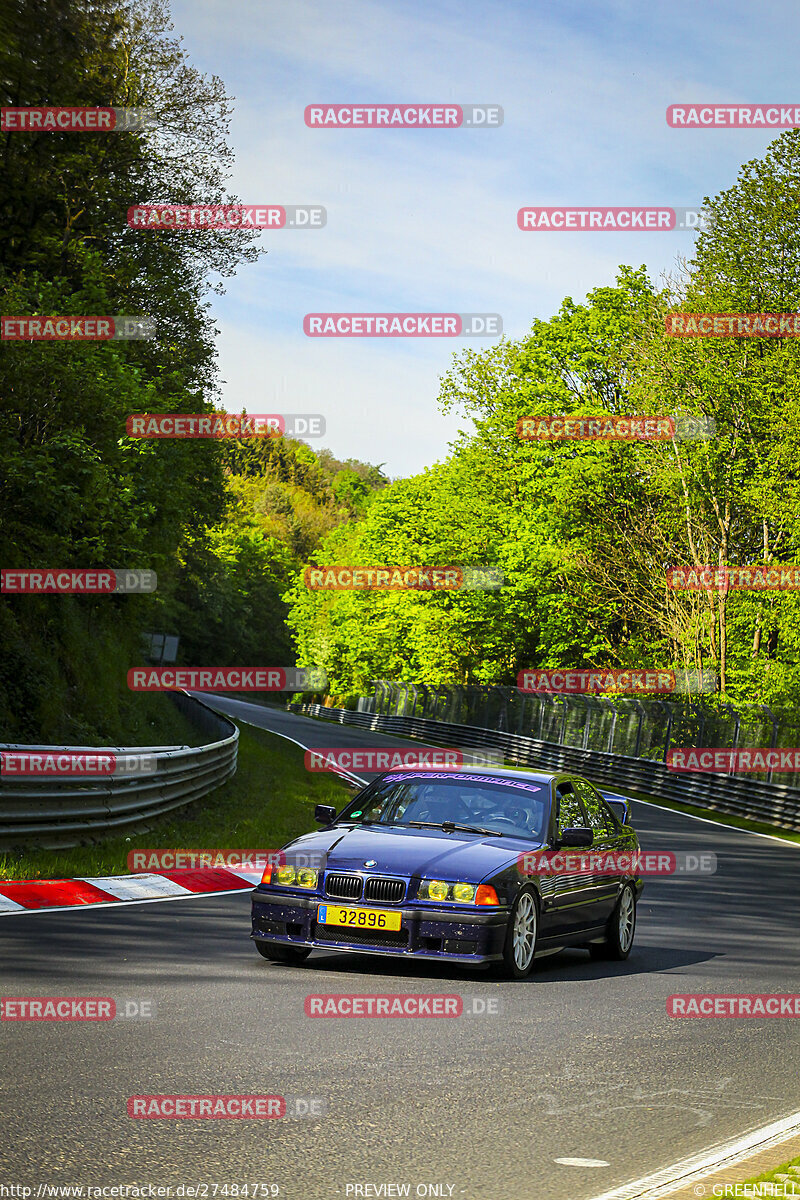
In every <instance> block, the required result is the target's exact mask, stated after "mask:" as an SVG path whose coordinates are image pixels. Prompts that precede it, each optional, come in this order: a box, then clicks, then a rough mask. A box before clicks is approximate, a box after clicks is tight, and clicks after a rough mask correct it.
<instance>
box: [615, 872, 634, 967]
mask: <svg viewBox="0 0 800 1200" xmlns="http://www.w3.org/2000/svg"><path fill="white" fill-rule="evenodd" d="M635 922H636V910H635V908H634V903H633V892H632V891H631V889H630V888H629V887H626V888H623V889H622V895H621V896H620V898H619V911H618V913H617V935H618V937H619V948H620V950H621V951H622V953H623V954H627V952H628V951H629V950H630V948H631V942H632V941H633V927H634V924H635Z"/></svg>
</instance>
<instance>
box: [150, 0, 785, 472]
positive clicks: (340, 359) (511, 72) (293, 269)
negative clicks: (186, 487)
mask: <svg viewBox="0 0 800 1200" xmlns="http://www.w3.org/2000/svg"><path fill="white" fill-rule="evenodd" d="M172 12H173V21H174V25H175V32H176V34H179V35H181V36H182V37H183V40H184V45H185V47H186V50H187V51H188V53H189V56H190V58H191V60H192V62H193V63H194V64H195V65H196V66H197V67H198V68H200V69H201V70H203V71H205V72H208V73H214V74H217V75H219V76H221V78H222V79H223V80H224V81H225V84H226V87H227V90H228V92H229V94H231V95H232V96H234V97H235V105H234V108H235V111H234V117H233V121H232V125H231V141H232V144H233V147H234V149H235V152H236V167H235V172H234V175H233V178H232V180H231V182H230V188H231V190H232V191H233V192H235V193H236V194H237V195H238V196H239V197H240V198H241V200H242V202H243V203H254V204H256V203H257V204H261V203H270V204H302V203H309V204H322V205H324V206H325V208H326V209H327V214H328V223H327V226H326V227H325V228H324V229H322V230H313V231H302V232H301V231H295V230H279V231H274V232H269V233H264V234H262V235H261V239H262V244H263V246H264V247H265V248H266V249H267V250H268V251H269V253H268V254H267V255H265V256H263V257H262V258H261V259H260V261H259V262H258V263H257V264H253V265H246V266H243V267H242V268H241V269H240V271H239V273H238V275H237V276H236V277H235V278H234V279H232V280H229V281H228V284H227V291H226V294H225V296H223V297H220V298H217V299H215V300H214V315H215V318H216V322H217V325H218V326H219V329H220V334H219V338H218V349H219V361H220V369H221V376H222V379H223V380H224V381H225V382H224V385H223V397H224V402H225V406H226V408H228V409H229V410H232V411H236V410H237V409H241V408H242V407H245V408H246V409H247V410H248V411H250V412H301V411H302V412H317V413H322V414H324V416H325V418H326V422H327V434H326V436H325V437H324V438H323V439H321V440H319V441H314V442H313V443H311V444H312V445H314V446H315V447H318V446H322V445H325V446H328V447H330V449H331V450H332V451H333V452H334V454H336V455H337V456H338V457H340V458H347V457H351V456H352V457H356V458H362V459H366V460H368V461H370V462H382V463H385V464H386V466H385V470H386V471H387V473H388V474H390V475H391V476H393V477H394V476H398V475H407V474H411V473H413V472H415V471H419V470H422V469H423V468H424V467H425V466H427V465H429V464H431V463H433V462H436V461H437V460H441V459H442V458H444V457H445V455H446V453H447V445H448V442H449V441H450V440H451V439H452V438H453V436H454V435H455V433H456V431H457V429H458V428H459V426H460V425H462V424H463V423H464V421H463V418H458V417H457V416H452V415H451V416H448V417H444V416H442V415H441V414H440V412H439V409H438V404H437V396H438V392H439V378H440V376H441V375H442V374H443V373H444V372H445V371H446V370H447V368H448V365H449V363H450V361H451V358H452V355H453V353H454V351H458V350H459V349H461V348H463V347H464V346H466V345H469V346H471V347H473V348H476V349H479V348H481V347H482V346H485V345H486V344H487V343H486V341H485V340H484V339H477V338H469V339H463V340H456V339H411V338H403V339H400V338H381V339H378V338H376V339H367V338H347V339H322V338H320V339H311V338H307V337H306V336H305V335H304V333H303V331H302V321H303V316H304V315H305V314H306V313H308V312H327V311H334V312H335V311H343V312H347V311H358V312H498V313H501V314H502V316H503V321H504V327H505V332H506V334H507V335H508V336H510V337H512V338H516V337H520V336H523V335H524V334H525V333H526V332H527V330H528V329H529V328H530V325H531V322H532V320H533V319H534V318H536V317H540V318H547V317H549V316H550V315H552V313H554V312H555V311H556V310H557V308H558V307H559V305H560V303H561V301H562V299H563V298H564V297H565V296H572V297H573V299H575V300H580V299H582V298H583V297H584V296H585V294H586V292H587V291H589V290H590V289H592V288H594V287H599V286H603V285H606V284H609V283H611V282H613V280H614V277H615V274H616V271H617V267H618V265H619V264H620V263H623V262H624V263H629V264H631V265H634V266H638V265H639V264H640V263H645V264H646V265H647V267H648V269H649V270H650V272H651V274H652V276H653V277H654V278H655V279H656V280H658V278H659V277H660V276H661V275H662V274H663V273H664V272H669V271H670V270H672V269H673V267H674V264H675V260H676V258H677V257H678V256H680V255H688V254H690V253H691V248H692V242H693V239H692V236H691V235H690V234H688V233H681V232H662V233H650V232H595V233H582V232H579V231H575V232H560V233H559V232H550V233H548V232H528V233H523V232H520V231H519V230H518V229H517V225H516V213H517V210H518V209H519V208H520V207H522V206H525V205H562V204H563V205H576V206H579V205H627V204H648V205H668V206H682V205H689V206H691V205H698V206H699V205H700V204H701V202H702V198H703V196H704V195H713V194H715V193H716V192H717V191H719V190H721V189H723V188H725V187H728V186H729V185H730V184H731V183H732V182H733V180H734V179H735V177H736V174H737V172H738V169H739V166H740V165H741V163H743V162H745V161H746V160H748V159H751V158H755V157H758V156H761V155H762V154H763V153H764V151H765V149H766V147H767V146H768V144H769V142H770V140H771V138H772V137H773V136H775V135H773V134H770V133H767V132H760V131H752V132H751V131H748V130H735V129H716V130H714V129H709V130H686V131H682V130H679V129H670V128H669V127H668V126H667V124H666V119H665V110H666V108H667V106H668V105H669V104H673V103H680V102H683V101H686V102H694V101H697V102H699V101H711V102H713V101H717V102H721V103H732V102H736V101H741V102H747V103H767V102H769V103H773V102H774V103H784V104H789V103H792V104H794V103H796V102H798V101H800V86H798V82H797V80H798V70H797V51H796V48H797V44H798V34H800V6H795V5H793V4H791V3H790V2H786V3H784V2H783V0H780V2H773V3H766V4H762V5H759V6H755V5H753V4H752V3H743V2H741V0H734V2H725V3H722V2H718V0H705V2H701V3H697V2H696V0H695V2H694V3H689V2H686V0H672V2H671V3H669V4H665V5H662V4H648V3H647V2H646V0H645V2H644V3H642V0H636V2H628V0H617V2H614V0H588V2H587V0H584V2H583V3H572V2H569V0H566V2H565V0H556V2H555V3H553V2H552V0H551V2H549V3H544V2H541V0H535V2H533V3H527V4H524V3H523V4H517V3H508V2H506V0H491V2H490V3H487V4H476V3H474V0H466V2H461V3H451V2H449V0H448V2H441V0H439V2H436V0H434V2H433V3H419V2H417V0H391V2H384V0H335V3H331V2H330V0H327V2H322V0H293V2H292V3H291V4H289V3H283V2H281V3H278V2H277V0H234V2H233V3H228V2H227V0H173V3H172ZM387 101H393V102H406V103H407V102H439V101H442V102H444V101H450V102H454V103H464V104H471V103H493V104H500V105H502V107H503V109H504V113H505V121H504V124H503V126H502V128H500V129H493V130H478V129H474V130H469V129H463V128H462V129H451V130H446V129H440V130H435V129H430V130H419V131H417V130H411V129H409V130H401V129H383V130H381V129H376V130H370V129H353V130H346V129H309V128H307V127H306V126H305V124H304V121H303V112H304V109H305V107H306V105H307V104H311V103H318V102H319V103H350V102H352V103H369V102H387Z"/></svg>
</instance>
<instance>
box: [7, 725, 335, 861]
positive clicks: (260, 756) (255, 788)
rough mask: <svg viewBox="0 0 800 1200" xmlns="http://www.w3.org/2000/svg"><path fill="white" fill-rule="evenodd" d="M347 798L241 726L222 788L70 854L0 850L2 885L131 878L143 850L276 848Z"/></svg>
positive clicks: (283, 748)
mask: <svg viewBox="0 0 800 1200" xmlns="http://www.w3.org/2000/svg"><path fill="white" fill-rule="evenodd" d="M352 795H353V792H352V790H351V789H349V788H347V787H346V786H345V785H344V784H343V783H342V782H341V781H340V780H339V779H337V778H336V776H333V775H323V774H313V773H310V772H308V771H307V770H306V769H305V766H304V764H303V751H302V750H301V749H300V747H299V746H295V745H294V744H293V743H292V742H287V741H286V740H285V739H284V738H279V737H277V736H276V735H275V734H271V733H267V732H266V731H265V730H263V729H256V728H255V727H254V726H252V725H241V726H240V728H239V768H238V770H237V772H236V774H235V775H234V777H233V779H231V780H230V781H229V782H228V783H226V784H225V785H224V786H223V787H221V788H218V789H217V790H216V791H215V792H212V793H211V794H210V795H208V796H205V797H204V798H203V799H202V800H198V801H196V802H195V803H194V804H191V805H189V806H188V808H185V809H179V810H178V811H177V812H174V813H168V814H167V815H166V816H165V817H163V818H162V819H160V820H158V821H154V822H153V823H152V825H150V826H149V828H148V830H147V831H146V832H144V833H133V834H129V835H119V836H116V837H114V838H113V839H110V840H108V841H103V842H98V843H95V844H93V845H87V846H76V847H74V848H72V849H69V850H23V851H20V852H18V853H17V852H13V851H7V852H3V851H0V879H2V880H22V879H65V878H66V879H69V878H71V877H72V876H75V875H125V874H128V873H129V872H130V868H129V866H128V862H127V859H128V854H129V853H130V851H131V850H137V849H139V848H142V847H147V848H153V849H160V850H167V849H170V850H171V849H184V850H189V849H198V850H207V849H216V848H220V849H226V850H235V849H247V850H256V849H263V850H272V849H277V848H278V847H280V846H283V845H285V843H286V842H288V841H290V840H291V839H292V838H293V837H297V836H298V835H299V834H301V833H306V832H308V830H310V829H314V828H315V825H314V805H315V804H333V805H335V806H336V807H337V808H341V807H342V806H343V805H344V804H345V802H346V801H347V800H348V799H349V798H350V797H351V796H352Z"/></svg>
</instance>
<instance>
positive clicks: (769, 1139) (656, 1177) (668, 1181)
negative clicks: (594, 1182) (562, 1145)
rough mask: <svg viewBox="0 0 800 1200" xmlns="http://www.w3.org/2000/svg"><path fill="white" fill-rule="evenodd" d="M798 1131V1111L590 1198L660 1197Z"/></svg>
mask: <svg viewBox="0 0 800 1200" xmlns="http://www.w3.org/2000/svg"><path fill="white" fill-rule="evenodd" d="M798 1134H800V1112H795V1113H792V1114H791V1116H788V1117H783V1118H782V1119H781V1120H780V1121H773V1122H772V1124H771V1125H762V1127H761V1128H760V1129H754V1130H752V1132H750V1133H746V1134H744V1135H743V1136H742V1137H738V1138H735V1139H734V1140H733V1141H730V1142H723V1143H721V1144H720V1145H719V1146H714V1147H712V1148H711V1149H709V1150H701V1151H700V1153H699V1154H693V1155H691V1156H690V1157H689V1158H684V1159H681V1161H680V1162H677V1163H674V1164H673V1165H672V1166H671V1167H665V1168H664V1169H663V1170H661V1171H654V1172H653V1174H652V1175H645V1176H644V1177H643V1178H642V1179H635V1180H633V1181H632V1182H631V1183H625V1184H623V1185H622V1186H621V1187H618V1188H614V1189H613V1190H612V1191H610V1192H603V1193H602V1195H600V1196H593V1197H592V1200H660V1197H662V1196H668V1195H670V1193H671V1192H676V1191H677V1190H678V1188H685V1187H689V1186H690V1185H691V1184H693V1183H696V1182H697V1180H698V1179H703V1178H704V1177H705V1176H706V1175H710V1174H711V1173H712V1172H714V1171H719V1170H721V1169H722V1168H723V1167H732V1166H735V1165H736V1164H737V1163H739V1162H740V1161H742V1160H745V1159H748V1158H752V1156H753V1155H754V1154H758V1153H759V1152H760V1151H762V1150H768V1149H769V1148H770V1147H771V1146H779V1145H780V1144H781V1142H786V1141H788V1140H789V1138H791V1137H796V1136H797V1135H798Z"/></svg>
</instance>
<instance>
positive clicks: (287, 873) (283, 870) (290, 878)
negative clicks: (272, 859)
mask: <svg viewBox="0 0 800 1200" xmlns="http://www.w3.org/2000/svg"><path fill="white" fill-rule="evenodd" d="M294 877H295V870H294V867H289V866H286V867H278V874H277V876H276V878H275V882H276V883H282V884H283V885H284V887H288V886H289V884H292V883H294Z"/></svg>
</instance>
